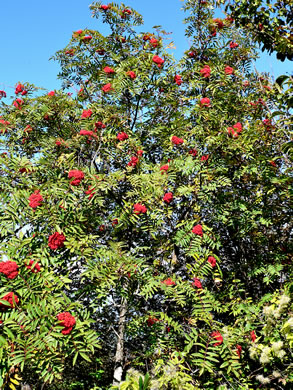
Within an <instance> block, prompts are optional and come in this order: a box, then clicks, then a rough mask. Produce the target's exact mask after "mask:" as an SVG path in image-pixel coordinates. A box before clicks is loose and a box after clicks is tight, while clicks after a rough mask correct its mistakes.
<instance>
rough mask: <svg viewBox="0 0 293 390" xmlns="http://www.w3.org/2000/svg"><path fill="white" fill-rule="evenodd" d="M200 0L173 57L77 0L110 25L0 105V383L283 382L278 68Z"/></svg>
mask: <svg viewBox="0 0 293 390" xmlns="http://www.w3.org/2000/svg"><path fill="white" fill-rule="evenodd" d="M211 5H216V2H212V1H199V2H198V1H194V0H188V1H186V2H185V3H184V6H183V8H184V11H185V12H186V18H185V23H186V24H187V28H186V35H187V37H188V38H189V40H190V42H192V44H191V47H190V48H189V49H188V50H187V51H186V53H185V54H184V56H183V57H182V59H180V61H176V60H175V59H174V57H173V56H172V55H171V54H170V53H169V51H168V50H169V49H168V42H167V41H166V33H165V32H164V30H162V29H161V28H159V27H157V28H154V30H153V31H151V32H147V31H141V29H143V27H141V26H142V24H143V19H142V16H141V15H140V14H139V13H137V12H136V11H135V10H134V9H132V8H130V7H127V6H126V5H124V4H120V5H118V4H115V3H109V4H107V5H103V4H102V3H101V2H94V3H93V4H92V5H91V6H90V8H91V11H92V15H93V17H96V18H102V21H103V23H105V24H107V25H108V27H109V31H110V32H109V34H108V35H107V36H104V35H102V34H101V33H100V32H99V31H94V30H87V29H86V30H78V31H74V32H73V34H72V39H71V40H70V42H69V44H68V45H67V47H65V48H64V49H62V50H60V51H58V52H57V53H56V55H55V56H54V59H55V60H57V61H58V62H59V63H60V68H61V71H60V74H59V78H61V80H62V81H63V88H62V89H61V90H58V91H49V92H46V93H43V92H42V91H40V90H39V89H38V88H37V87H35V86H33V85H31V84H29V83H26V82H18V83H17V85H16V89H15V98H14V101H13V103H12V104H5V100H3V102H2V107H1V129H2V130H1V132H2V137H1V148H2V155H1V159H0V163H1V178H0V183H1V203H0V208H1V209H0V210H1V253H2V254H3V256H4V257H3V261H2V262H1V263H0V278H1V279H0V280H1V282H2V286H1V287H0V303H1V307H0V310H1V314H0V316H1V321H2V323H1V325H0V326H1V328H0V332H1V333H0V342H1V348H2V349H1V351H2V355H1V370H2V371H0V372H1V376H0V380H1V381H2V383H1V385H2V386H3V387H4V386H6V385H7V386H10V388H12V389H13V388H14V385H18V382H19V381H22V383H24V382H27V383H29V384H30V385H31V386H32V387H33V386H35V387H36V388H41V386H42V388H48V389H74V388H79V389H106V388H113V389H114V388H121V389H147V388H149V389H169V388H170V389H214V388H218V389H230V388H243V389H248V388H256V386H262V387H265V386H266V385H267V384H270V386H275V387H278V386H279V388H280V386H283V387H282V388H286V386H287V387H288V388H289V386H290V382H291V383H292V377H290V348H292V317H290V286H291V284H290V272H291V270H292V267H291V258H290V256H289V253H290V238H291V230H290V223H291V219H290V218H291V215H290V212H289V205H290V197H289V186H290V183H291V182H290V175H289V173H290V169H291V166H290V145H291V144H290V137H289V129H290V124H291V123H290V117H289V108H288V107H287V106H286V107H284V101H283V100H282V96H287V95H286V94H288V90H285V91H284V90H283V84H282V83H283V82H285V81H286V80H287V79H286V80H279V83H274V82H273V80H272V79H271V78H270V76H269V75H268V74H259V73H257V72H256V71H254V70H252V60H253V59H254V58H255V57H256V47H255V44H254V42H253V41H252V39H251V38H250V36H249V35H248V34H247V33H246V32H245V31H244V30H241V29H239V28H237V27H236V26H235V25H234V22H233V19H232V18H231V17H230V16H229V15H227V17H226V18H218V17H215V15H214V9H213V8H212V7H211ZM169 47H170V45H169ZM73 86H74V87H76V88H77V89H78V93H77V94H76V96H73V95H72V94H71V93H68V88H70V87H73ZM20 96H21V97H20ZM282 104H283V106H282ZM291 288H292V287H291ZM290 332H291V333H290Z"/></svg>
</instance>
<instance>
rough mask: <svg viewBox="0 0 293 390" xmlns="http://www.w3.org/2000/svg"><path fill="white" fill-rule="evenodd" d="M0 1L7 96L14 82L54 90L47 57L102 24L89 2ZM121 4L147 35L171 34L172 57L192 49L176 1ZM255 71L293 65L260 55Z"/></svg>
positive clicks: (0, 63)
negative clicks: (158, 30)
mask: <svg viewBox="0 0 293 390" xmlns="http://www.w3.org/2000/svg"><path fill="white" fill-rule="evenodd" d="M116 1H117V2H118V0H116ZM0 3H1V4H0V16H1V40H0V52H1V60H0V89H4V90H5V91H6V92H7V93H9V95H10V94H11V93H13V90H14V88H13V87H14V85H15V84H16V83H17V82H18V81H21V82H26V81H28V82H30V83H33V84H35V85H36V86H40V87H44V88H47V89H49V90H51V89H58V88H59V87H60V82H59V81H58V80H57V78H56V76H57V73H58V71H59V66H58V64H57V63H55V62H53V61H49V57H50V56H51V55H53V54H54V53H55V52H56V51H57V50H59V49H62V48H63V47H65V46H66V44H67V43H68V41H69V39H70V37H71V34H72V31H75V30H78V29H84V28H86V27H87V28H91V29H100V30H101V26H102V23H101V20H96V19H93V18H91V14H90V10H89V8H88V6H89V5H90V3H91V2H90V1H89V0H49V1H42V0H26V1H23V0H13V1H9V0H0ZM124 3H127V5H129V6H131V7H134V8H135V9H136V10H137V11H138V12H140V13H141V14H142V15H143V16H144V20H145V28H144V29H145V30H150V31H151V27H152V26H154V25H158V24H159V25H162V27H163V28H164V29H165V30H166V31H170V32H173V35H172V39H173V40H174V42H175V45H176V47H177V50H176V52H177V53H176V56H178V54H179V55H180V53H182V52H183V51H184V50H186V49H187V48H188V47H189V46H190V45H189V42H188V40H187V39H186V38H185V36H184V25H183V24H182V19H183V17H184V13H183V12H182V11H180V8H181V6H182V2H181V1H180V0H128V1H124ZM105 4H107V1H105ZM257 69H258V70H259V71H267V72H270V73H271V74H273V75H274V76H275V77H277V76H278V75H280V74H284V73H286V72H291V71H292V62H290V61H286V62H284V63H282V62H280V61H277V60H276V59H275V55H273V56H271V57H270V56H268V55H266V54H262V58H261V60H259V61H258V62H257Z"/></svg>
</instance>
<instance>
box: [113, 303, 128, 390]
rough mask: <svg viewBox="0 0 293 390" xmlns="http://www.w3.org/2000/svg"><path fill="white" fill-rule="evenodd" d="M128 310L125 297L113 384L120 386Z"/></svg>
mask: <svg viewBox="0 0 293 390" xmlns="http://www.w3.org/2000/svg"><path fill="white" fill-rule="evenodd" d="M126 312H127V302H126V299H125V298H122V300H121V306H120V314H119V322H118V335H117V337H118V338H117V346H116V354H115V366H114V379H113V385H115V386H118V385H119V384H120V382H121V379H122V374H123V361H124V331H125V318H126Z"/></svg>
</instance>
